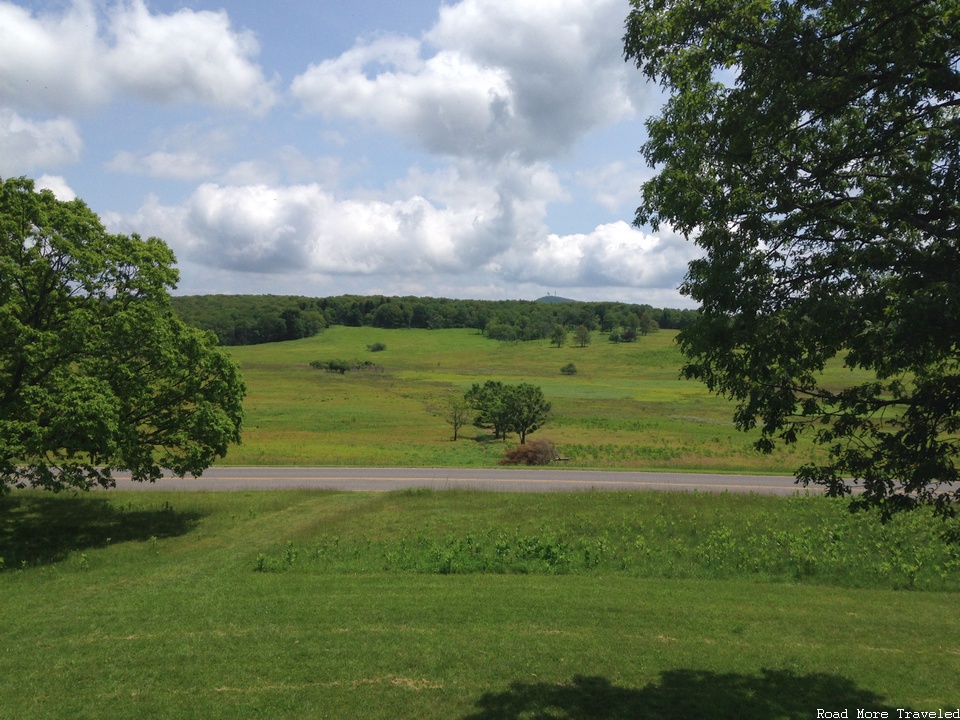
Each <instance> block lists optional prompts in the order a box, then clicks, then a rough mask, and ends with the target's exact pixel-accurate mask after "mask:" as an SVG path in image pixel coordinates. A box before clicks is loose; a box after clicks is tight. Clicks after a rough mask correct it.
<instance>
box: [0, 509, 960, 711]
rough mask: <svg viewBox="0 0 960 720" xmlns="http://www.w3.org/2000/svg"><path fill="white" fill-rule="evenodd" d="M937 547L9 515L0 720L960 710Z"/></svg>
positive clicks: (623, 524) (917, 519) (957, 577)
mask: <svg viewBox="0 0 960 720" xmlns="http://www.w3.org/2000/svg"><path fill="white" fill-rule="evenodd" d="M947 529H948V528H946V527H944V526H941V525H939V524H934V523H931V522H930V520H929V518H923V517H921V516H910V517H904V518H898V519H896V520H894V522H893V523H892V524H890V525H887V526H882V525H880V524H879V523H876V522H875V521H871V518H869V517H868V516H865V515H850V514H849V513H847V512H846V510H845V509H844V507H843V506H842V505H841V504H838V503H836V502H832V501H829V500H827V499H825V498H821V497H809V498H795V499H792V500H784V499H780V498H767V497H756V496H745V497H741V496H732V495H694V494H659V493H634V494H616V493H562V494H552V495H528V494H522V495H521V494H516V495H515V494H500V493H468V492H442V493H441V492H418V491H407V492H399V493H390V494H374V493H334V492H264V493H256V492H253V493H211V494H205V493H182V494H180V493H162V494H161V493H146V494H145V493H126V494H125V493H111V494H109V495H106V494H102V493H94V494H92V495H87V496H77V497H72V496H51V495H43V494H40V493H27V492H24V493H14V494H13V495H11V496H7V497H5V498H0V554H2V556H3V557H4V566H3V570H2V571H0V594H2V597H3V598H4V603H5V608H6V612H5V613H4V614H3V619H2V620H0V632H2V637H3V645H4V652H3V653H2V654H0V676H2V677H3V678H4V679H5V680H4V683H3V691H2V692H0V718H5V719H6V718H10V719H13V718H17V719H18V720H19V719H22V718H68V717H69V718H144V717H151V718H186V717H190V718H193V717H203V718H249V717H265V718H305V717H310V718H423V719H428V718H464V719H466V718H473V719H486V720H493V719H495V718H496V719H498V720H500V719H503V718H507V719H510V718H515V719H517V720H519V719H521V718H523V719H529V718H571V719H572V718H577V719H580V720H591V719H600V718H602V719H605V720H606V719H609V718H642V719H649V718H653V719H654V720H659V719H663V720H666V719H667V718H671V719H672V718H701V717H702V718H747V719H753V718H756V719H758V720H759V719H763V720H770V719H772V718H790V719H796V720H800V719H801V718H804V719H806V718H814V717H816V711H817V709H818V708H824V709H828V710H833V711H838V712H839V711H842V710H848V711H849V717H856V713H857V710H858V709H866V710H873V711H886V712H889V713H891V717H897V713H896V709H897V708H909V709H911V710H921V711H931V710H939V709H943V710H945V711H946V710H949V711H953V710H955V709H956V708H955V706H956V704H958V702H960V681H958V678H960V617H958V615H957V613H956V608H957V597H958V595H957V592H956V590H957V588H958V585H960V549H958V547H957V545H956V543H955V542H954V543H953V544H951V543H948V542H944V538H943V537H942V531H945V530H947ZM952 529H953V531H954V532H955V531H956V527H955V526H954V527H953V528H952ZM909 588H913V589H909Z"/></svg>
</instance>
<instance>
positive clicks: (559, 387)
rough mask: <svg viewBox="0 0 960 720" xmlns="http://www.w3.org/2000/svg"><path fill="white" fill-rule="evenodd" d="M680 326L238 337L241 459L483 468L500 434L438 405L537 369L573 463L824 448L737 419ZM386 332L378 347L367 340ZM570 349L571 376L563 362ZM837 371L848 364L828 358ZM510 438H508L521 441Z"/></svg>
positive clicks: (689, 462)
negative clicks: (686, 365) (776, 443)
mask: <svg viewBox="0 0 960 720" xmlns="http://www.w3.org/2000/svg"><path fill="white" fill-rule="evenodd" d="M675 338H676V333H675V332H672V331H661V332H659V333H655V334H653V335H649V336H646V337H642V338H641V339H640V340H639V341H638V342H636V343H629V344H612V343H610V342H608V341H606V340H605V339H604V338H603V337H602V336H600V335H595V336H594V341H593V343H592V344H590V345H588V346H587V347H584V348H580V347H574V346H569V345H568V346H564V347H562V348H556V347H554V346H551V345H550V344H549V343H548V342H547V341H540V342H526V343H499V342H494V341H490V340H487V339H485V338H484V337H482V336H481V335H479V334H477V333H476V332H475V331H471V330H443V331H430V330H392V331H391V330H379V329H376V328H347V327H332V328H329V329H328V330H326V331H324V332H323V333H322V334H320V335H319V336H317V337H314V338H310V339H306V340H298V341H295V342H287V343H274V344H269V345H260V346H253V347H240V348H231V349H230V352H231V353H232V354H233V356H234V357H235V358H236V359H237V360H238V361H239V363H240V365H241V368H242V370H243V375H244V379H245V380H246V382H247V385H248V387H249V395H248V398H247V402H246V404H245V408H246V412H247V419H246V430H245V431H244V436H243V437H244V441H243V444H242V445H241V446H238V447H236V448H233V449H231V451H230V453H229V454H228V456H227V458H226V460H225V462H226V463H229V464H236V465H248V464H252V465H374V466H377V465H379V466H383V465H395V466H407V467H412V466H418V465H419V466H436V467H489V466H493V465H496V464H497V463H498V462H499V460H500V458H501V457H502V456H503V452H504V449H505V448H504V445H503V443H500V442H496V441H492V440H491V439H490V438H489V437H488V436H487V435H486V434H485V433H483V432H482V431H478V430H477V429H475V428H472V427H468V428H466V429H465V431H464V432H462V434H461V440H460V441H458V442H456V443H455V442H452V435H453V433H452V430H451V428H450V426H449V425H448V424H447V423H446V422H445V421H444V420H443V418H442V416H441V414H438V413H437V412H436V408H438V407H440V406H441V404H442V400H443V398H444V397H446V396H448V395H451V394H462V393H463V392H465V391H466V390H467V389H468V388H469V387H470V385H471V384H473V383H474V382H483V381H485V380H488V379H496V380H502V381H504V382H508V383H516V382H531V383H534V384H537V385H539V386H540V387H542V388H543V391H544V393H545V395H546V396H547V398H548V400H550V401H551V402H552V403H553V413H552V418H551V420H550V422H549V423H548V424H547V426H545V427H544V428H543V429H541V430H539V431H538V432H537V434H536V435H535V437H542V438H548V439H550V440H552V441H553V442H555V443H556V444H557V445H558V446H559V447H560V449H561V451H562V453H563V454H564V455H565V456H567V457H569V458H570V460H569V462H568V465H569V466H572V467H590V468H628V469H651V470H652V469H665V470H698V471H718V472H742V471H748V472H777V473H789V472H792V470H793V469H794V468H796V467H797V466H798V465H800V464H802V463H803V462H805V461H807V460H809V459H811V458H813V457H815V456H816V453H817V452H818V450H817V449H816V448H814V447H812V446H811V445H810V444H809V443H805V442H804V443H800V444H799V445H797V446H794V447H790V448H784V449H782V450H780V451H778V452H776V453H774V454H772V455H761V454H758V453H756V452H755V451H754V449H753V447H752V442H753V441H754V440H755V439H756V437H753V436H750V435H745V434H743V433H740V432H738V431H736V429H735V428H734V427H733V424H732V422H731V415H732V406H731V404H730V403H729V402H728V401H726V400H724V399H722V398H717V397H714V396H711V395H710V394H709V393H708V392H707V391H706V389H705V388H704V387H703V386H702V385H700V384H699V383H695V382H690V381H686V380H681V379H680V377H679V371H680V367H681V364H682V357H681V355H680V353H679V351H678V349H677V348H676V345H675ZM376 342H382V343H384V344H385V345H386V346H387V349H386V350H385V351H383V352H377V353H370V352H368V351H367V350H366V348H367V346H368V345H371V344H373V343H376ZM336 358H342V359H347V360H350V359H354V358H359V359H365V360H372V361H374V362H376V363H377V364H379V365H380V366H381V367H382V372H359V373H348V374H346V375H339V374H333V373H327V372H323V371H320V370H316V369H313V368H311V367H310V366H309V363H310V362H311V361H313V360H330V359H336ZM570 362H573V363H574V364H575V365H576V366H577V368H578V373H577V374H576V375H572V376H567V375H563V374H561V372H560V368H561V367H563V366H564V365H566V364H567V363H570ZM829 373H830V375H829V377H830V379H831V380H832V381H834V382H837V383H840V382H841V381H843V380H844V378H846V377H847V376H848V375H849V373H848V372H847V371H845V370H843V369H842V368H840V367H839V366H837V367H832V368H831V369H830V370H829ZM513 442H515V441H514V440H509V441H508V443H513Z"/></svg>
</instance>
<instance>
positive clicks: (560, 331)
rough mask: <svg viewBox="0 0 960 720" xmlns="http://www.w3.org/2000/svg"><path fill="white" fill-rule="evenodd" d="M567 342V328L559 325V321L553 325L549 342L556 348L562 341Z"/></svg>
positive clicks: (561, 344) (560, 345)
mask: <svg viewBox="0 0 960 720" xmlns="http://www.w3.org/2000/svg"><path fill="white" fill-rule="evenodd" d="M566 342H567V329H566V328H565V327H564V326H563V325H560V324H559V323H558V324H556V325H554V326H553V331H551V333H550V344H551V345H556V346H557V347H558V348H560V347H563V345H564V343H566Z"/></svg>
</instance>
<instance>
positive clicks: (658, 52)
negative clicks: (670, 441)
mask: <svg viewBox="0 0 960 720" xmlns="http://www.w3.org/2000/svg"><path fill="white" fill-rule="evenodd" d="M624 42H625V52H626V56H627V57H628V58H629V59H633V60H635V61H636V63H637V65H638V66H639V67H640V68H641V69H642V70H643V72H644V73H645V74H646V75H647V76H648V77H650V78H652V79H655V80H657V81H659V83H660V84H661V85H662V86H663V87H664V88H665V89H666V91H667V92H668V93H669V98H668V101H667V103H666V105H665V106H664V108H663V110H662V114H661V115H660V116H659V117H656V118H654V119H652V120H650V121H649V123H648V129H649V140H648V141H647V143H646V144H645V146H644V148H643V153H644V155H645V157H646V159H647V160H648V161H649V162H650V164H651V165H654V166H657V167H658V168H659V173H658V175H657V176H656V177H654V178H653V179H652V180H651V181H649V182H648V183H647V184H646V185H645V186H644V189H643V201H642V204H641V206H640V207H639V209H638V211H637V217H636V220H637V223H640V224H644V223H650V224H652V225H654V226H657V225H660V224H668V225H670V226H671V227H673V228H674V229H675V230H676V231H678V232H680V233H682V234H683V235H684V236H686V237H688V238H692V239H695V240H696V242H697V244H698V245H700V246H701V247H702V248H703V249H704V251H705V256H704V258H703V259H702V260H697V261H694V262H693V263H692V264H691V265H690V268H689V273H688V276H687V279H686V282H685V284H684V286H683V291H684V292H685V293H687V294H688V295H690V296H691V297H692V298H694V299H695V300H697V301H698V302H699V303H700V310H701V312H700V315H699V318H698V319H697V320H695V321H694V322H693V323H692V324H691V325H690V326H688V327H687V328H685V329H684V330H683V332H682V333H681V339H680V343H681V347H682V349H683V351H684V353H685V354H686V355H687V358H688V360H689V362H688V364H687V365H686V368H685V371H684V372H685V374H686V376H687V377H691V378H697V379H700V380H703V381H704V382H705V383H706V384H707V386H708V387H709V388H710V389H711V390H713V391H715V392H717V393H721V394H724V395H727V396H729V397H732V398H734V399H736V400H737V401H738V406H737V410H736V413H735V420H736V423H737V425H738V427H740V428H741V429H744V430H746V429H750V428H754V427H759V429H760V430H761V432H762V437H761V439H760V440H759V441H758V443H757V446H758V448H760V449H761V450H770V449H771V448H772V447H773V446H774V444H775V443H776V442H777V441H784V442H786V443H792V442H794V441H795V440H796V439H797V437H798V435H799V434H800V433H801V432H804V431H810V432H812V433H813V434H814V436H815V437H816V439H817V440H818V441H819V442H820V443H822V444H824V445H825V446H827V447H828V448H829V453H830V459H829V461H828V462H825V463H822V464H819V465H813V464H811V465H807V466H805V467H802V468H800V469H799V471H798V477H799V478H800V479H801V480H802V481H803V482H804V483H818V484H822V485H824V486H826V488H827V489H828V491H829V492H830V493H831V494H833V495H843V494H846V493H849V492H850V491H851V487H850V486H849V485H848V483H847V481H846V480H845V479H844V478H845V477H850V478H852V479H853V482H854V483H859V484H862V488H863V493H862V495H860V496H859V500H860V501H861V502H864V503H870V504H882V505H884V506H885V507H887V508H888V509H889V508H893V507H903V506H911V505H913V504H915V503H916V502H917V501H921V502H935V503H936V504H937V505H938V507H939V508H940V509H941V510H942V511H944V512H950V511H951V509H950V507H949V503H950V498H951V491H950V488H951V486H954V485H956V483H957V481H958V479H960V475H958V469H957V453H958V450H960V434H958V432H960V361H958V357H957V344H958V340H960V317H958V314H957V313H958V308H960V275H958V268H960V242H958V240H960V236H958V228H960V200H958V199H960V114H958V108H960V8H958V6H957V4H956V3H955V2H953V0H869V1H868V0H833V1H831V2H820V1H819V0H818V1H813V0H802V1H801V0H797V1H794V2H770V1H763V2H753V1H752V0H750V1H747V0H722V1H721V2H711V3H702V2H695V1H694V0H681V1H679V2H674V1H673V0H670V1H667V0H649V1H643V2H641V1H640V0H634V2H633V11H632V12H631V13H630V16H629V18H628V20H627V31H626V36H625V38H624ZM838 356H839V357H842V358H844V361H845V363H846V364H847V365H848V366H849V367H850V368H851V369H862V370H867V371H870V373H872V374H873V376H874V379H872V380H871V381H869V382H853V381H851V382H850V383H849V384H847V385H846V386H844V387H835V386H826V385H824V384H823V383H822V382H821V381H820V373H821V371H822V370H823V368H824V366H825V364H826V363H827V361H828V360H829V359H830V358H833V357H838ZM952 496H953V498H954V499H958V498H960V489H956V490H953V492H952Z"/></svg>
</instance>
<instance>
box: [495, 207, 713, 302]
mask: <svg viewBox="0 0 960 720" xmlns="http://www.w3.org/2000/svg"><path fill="white" fill-rule="evenodd" d="M696 254H697V250H696V248H695V247H694V246H693V244H692V243H687V242H685V241H684V240H683V239H682V238H681V237H679V236H677V235H675V234H672V233H670V232H669V231H664V232H660V233H656V234H651V233H644V232H641V231H640V230H637V229H636V228H634V227H631V226H630V225H628V224H627V223H625V222H622V221H621V222H615V223H609V224H606V225H600V226H598V227H597V228H595V229H594V230H593V231H592V232H590V233H576V234H571V235H557V234H550V235H548V236H547V237H545V238H543V239H541V240H540V241H539V242H538V243H537V245H536V247H535V248H533V249H532V250H531V251H529V252H527V251H521V252H517V251H513V252H511V253H509V254H507V255H505V256H504V257H503V259H502V260H501V262H500V264H499V270H500V272H501V273H502V275H503V277H505V278H506V279H508V280H511V281H514V282H527V283H538V284H540V285H544V286H547V287H581V288H585V287H621V288H657V287H677V285H678V284H679V283H680V280H681V279H682V278H683V276H684V273H685V272H686V268H687V263H688V262H689V261H690V260H692V259H693V258H694V257H695V256H696Z"/></svg>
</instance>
